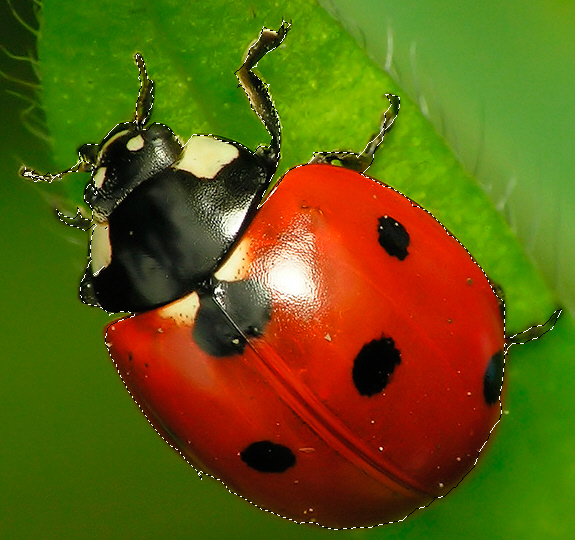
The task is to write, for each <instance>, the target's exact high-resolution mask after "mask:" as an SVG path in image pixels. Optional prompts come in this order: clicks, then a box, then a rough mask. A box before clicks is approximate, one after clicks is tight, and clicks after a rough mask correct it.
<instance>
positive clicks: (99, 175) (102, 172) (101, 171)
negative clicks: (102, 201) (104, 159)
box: [94, 167, 106, 189]
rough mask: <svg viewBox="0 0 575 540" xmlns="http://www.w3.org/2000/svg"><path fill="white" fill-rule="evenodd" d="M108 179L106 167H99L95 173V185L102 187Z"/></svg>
mask: <svg viewBox="0 0 575 540" xmlns="http://www.w3.org/2000/svg"><path fill="white" fill-rule="evenodd" d="M105 179H106V167H98V169H97V170H96V173H95V174H94V185H95V186H96V187H97V188H98V189H100V188H101V187H102V186H103V185H104V180H105Z"/></svg>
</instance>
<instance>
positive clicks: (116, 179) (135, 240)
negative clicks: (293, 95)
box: [21, 23, 547, 528]
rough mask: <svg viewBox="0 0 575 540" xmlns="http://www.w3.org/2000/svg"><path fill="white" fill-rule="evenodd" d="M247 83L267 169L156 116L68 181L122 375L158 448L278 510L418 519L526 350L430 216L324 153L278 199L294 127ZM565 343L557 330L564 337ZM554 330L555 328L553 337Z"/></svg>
mask: <svg viewBox="0 0 575 540" xmlns="http://www.w3.org/2000/svg"><path fill="white" fill-rule="evenodd" d="M288 29H289V25H288V24H286V23H283V24H282V26H281V27H280V28H279V30H278V31H271V30H268V29H264V30H262V32H261V34H260V36H259V38H258V39H257V40H256V41H255V42H254V44H253V45H252V46H251V47H250V48H249V50H248V52H247V54H246V57H245V61H244V63H243V65H242V66H241V68H240V69H239V70H238V72H237V76H238V78H239V81H240V84H241V86H242V87H243V89H244V90H245V92H246V94H247V96H248V98H249V100H250V103H251V106H252V108H253V110H254V111H255V112H256V114H257V115H258V116H259V118H260V119H261V121H262V123H263V124H264V126H265V127H266V129H267V131H268V132H269V134H270V136H271V141H270V143H269V145H267V146H260V147H259V148H258V149H257V150H256V151H255V152H254V151H251V150H249V149H248V148H246V147H244V146H242V145H241V144H240V143H238V142H235V141H231V140H228V139H225V138H222V137H216V136H213V135H194V136H192V137H191V138H190V139H189V140H188V142H187V143H186V144H185V145H182V143H181V142H180V139H179V138H178V137H177V136H176V135H175V134H174V133H173V132H172V130H171V129H170V128H169V127H167V126H166V125H164V124H160V123H149V120H150V116H151V112H152V105H153V98H154V83H153V81H152V80H151V79H149V78H148V75H147V72H146V67H145V64H144V60H143V58H142V56H141V55H139V54H136V55H135V61H136V64H137V66H138V68H139V76H140V80H141V88H140V94H139V97H138V100H137V105H136V113H135V115H134V118H133V119H132V120H131V121H130V122H125V123H121V124H118V125H117V126H116V127H115V128H114V129H112V130H111V131H110V132H109V133H108V135H106V137H104V139H103V140H102V142H101V143H100V144H86V145H83V146H82V147H80V149H79V154H80V161H79V162H78V163H77V164H76V165H75V166H74V167H72V168H70V169H68V170H66V171H63V172H62V173H58V174H54V175H41V174H38V173H36V172H34V171H32V170H30V169H26V168H23V169H22V171H21V174H22V175H23V176H25V177H28V178H31V179H33V180H46V181H51V180H54V179H59V178H62V177H63V176H64V175H65V174H67V173H71V172H78V171H89V172H90V173H91V180H90V182H89V183H88V185H87V187H86V189H85V195H84V198H85V201H86V203H87V204H88V205H89V206H90V208H91V209H92V219H91V220H89V221H87V220H86V219H84V218H82V217H81V215H80V214H78V215H77V216H76V217H75V218H66V217H65V216H61V217H62V219H64V220H65V221H66V222H67V223H69V224H72V225H75V226H80V227H87V226H88V225H90V226H91V227H92V234H91V243H90V255H89V264H88V267H87V269H86V272H85V275H84V277H83V279H82V281H81V285H80V297H81V299H82V301H83V302H85V303H87V304H90V305H94V306H99V307H100V308H102V309H103V310H105V311H108V312H129V313H132V314H133V315H131V316H128V317H126V318H123V319H121V320H118V321H115V322H113V323H112V324H110V325H109V326H108V328H107V330H106V336H105V341H106V345H107V347H108V350H109V353H110V356H111V358H112V359H113V361H114V363H115V365H116V368H117V370H118V372H119V374H120V376H121V378H122V380H123V381H124V383H125V385H126V387H127V389H128V391H129V392H130V394H131V395H132V397H133V398H134V400H135V401H136V403H137V404H138V405H139V407H140V408H141V410H142V411H143V412H144V414H145V415H146V417H147V419H148V420H149V421H150V423H151V424H152V426H153V427H154V428H155V429H156V430H157V432H158V433H159V434H160V435H161V436H162V437H163V438H164V439H165V440H166V441H167V442H168V443H169V444H170V445H171V446H172V447H173V448H175V449H176V450H178V451H179V452H180V453H181V454H182V455H183V456H184V458H185V459H186V460H187V461H189V463H191V464H192V465H193V466H194V467H195V468H197V470H198V471H204V472H206V473H208V474H210V475H212V476H214V477H215V478H218V479H220V480H221V481H222V482H223V483H224V484H225V485H226V486H227V487H228V489H229V490H230V491H232V492H235V493H237V494H239V495H241V496H242V497H244V498H245V499H247V500H248V501H251V502H252V503H254V504H255V505H257V506H258V507H260V508H262V509H266V510H268V511H271V512H274V513H276V514H278V515H280V516H283V517H286V518H289V519H291V520H294V521H297V522H309V523H317V524H320V525H322V526H325V527H331V528H353V527H364V526H372V525H377V524H382V523H388V522H393V521H398V520H401V519H403V518H404V517H405V516H406V515H408V514H410V513H411V512H413V511H414V510H415V509H417V508H420V507H423V506H426V505H428V504H429V503H431V502H432V501H433V500H434V499H435V498H439V497H442V496H444V495H445V494H446V493H447V492H449V491H450V490H451V489H452V488H453V487H454V486H456V485H457V484H458V483H459V482H460V480H461V479H462V478H463V477H464V476H465V475H466V474H467V473H468V472H469V471H470V470H471V469H472V468H473V466H474V465H475V463H476V461H477V459H478V455H479V453H480V451H481V449H482V448H483V446H484V445H485V443H486V441H487V439H488V438H489V436H490V434H491V432H492V430H493V428H494V426H495V425H496V424H497V422H498V421H499V419H500V416H501V403H500V395H501V390H502V383H503V371H504V361H505V352H506V350H507V348H508V347H509V345H510V344H511V343H512V340H511V338H506V336H505V328H504V309H503V301H502V299H501V298H500V295H499V293H498V289H497V288H496V287H495V286H494V285H493V284H492V283H491V282H490V281H489V279H488V278H487V276H486V275H485V273H484V272H483V270H482V269H481V268H480V267H479V266H478V264H477V263H476V262H475V261H474V260H473V258H472V257H471V255H470V254H469V253H468V252H467V250H466V249H465V248H464V247H463V246H462V245H461V244H460V243H459V242H458V241H457V240H456V239H455V238H454V237H453V236H452V235H451V234H450V233H449V232H448V231H447V230H446V229H445V228H444V227H443V225H441V224H440V223H439V222H438V221H437V220H436V219H435V218H434V217H433V216H432V215H431V214H430V213H429V212H427V211H426V210H424V209H423V208H421V207H420V206H418V205H417V204H416V203H415V202H413V201H412V200H410V199H408V198H407V197H405V196H404V195H402V194H401V193H399V192H398V191H396V190H395V189H393V188H392V187H390V186H388V185H385V184H383V183H381V182H379V181H376V180H374V179H372V178H370V177H368V176H366V175H364V174H363V173H364V171H365V170H366V169H367V168H368V167H369V165H370V164H371V161H372V160H373V157H374V153H375V151H376V149H377V147H378V146H379V145H380V144H381V142H382V141H383V139H384V136H385V134H386V133H387V132H388V131H389V129H390V128H391V127H392V125H393V123H394V120H395V119H396V117H397V114H398V112H399V103H400V102H399V98H398V97H396V96H393V95H388V96H387V97H388V99H389V102H390V107H389V109H388V110H387V111H386V113H385V114H384V116H383V119H382V123H381V129H380V132H379V134H378V135H377V136H376V137H375V138H374V139H373V140H372V141H370V143H369V144H368V145H367V147H366V148H365V150H364V151H363V152H362V153H360V154H354V153H349V152H326V153H320V154H315V155H314V157H313V159H312V160H311V162H310V163H309V164H306V165H302V166H298V167H295V168H294V169H292V170H290V171H289V172H288V173H287V174H286V175H285V176H284V177H283V178H282V179H281V180H280V181H279V182H278V183H277V185H276V186H275V188H274V189H273V191H272V192H271V194H270V195H269V196H267V197H265V193H266V191H267V190H268V188H269V187H270V186H271V184H272V179H273V177H274V173H275V171H276V168H277V165H278V162H279V158H280V122H279V117H278V114H277V112H276V109H275V108H274V105H273V102H272V100H271V97H270V94H269V93H268V89H267V86H266V85H265V84H264V83H263V82H262V80H261V79H260V78H259V77H258V76H257V75H256V74H255V73H254V71H253V68H254V66H255V65H256V64H257V62H258V61H259V60H260V59H261V58H262V57H263V56H264V55H265V54H266V53H268V52H269V51H272V50H273V49H275V48H277V47H278V46H279V45H280V44H281V43H282V41H283V40H284V38H285V36H286V34H287V32H288ZM546 328H547V327H546ZM540 333H542V332H540Z"/></svg>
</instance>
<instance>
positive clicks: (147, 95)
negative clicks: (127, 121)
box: [133, 52, 154, 129]
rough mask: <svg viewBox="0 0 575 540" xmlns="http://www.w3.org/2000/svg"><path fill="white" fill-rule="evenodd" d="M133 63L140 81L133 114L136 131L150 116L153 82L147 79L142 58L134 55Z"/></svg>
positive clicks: (152, 104) (137, 54) (138, 54)
mask: <svg viewBox="0 0 575 540" xmlns="http://www.w3.org/2000/svg"><path fill="white" fill-rule="evenodd" d="M134 62H136V65H137V66H138V71H139V74H138V77H139V79H140V92H139V94H138V100H137V101H136V112H135V113H134V120H133V122H134V124H135V126H136V129H142V128H143V127H144V126H145V125H146V123H147V122H148V120H149V119H150V115H151V114H152V107H153V106H154V81H153V80H152V79H150V78H149V77H148V72H147V71H146V62H144V57H143V56H142V55H141V54H140V53H139V52H137V53H136V54H134Z"/></svg>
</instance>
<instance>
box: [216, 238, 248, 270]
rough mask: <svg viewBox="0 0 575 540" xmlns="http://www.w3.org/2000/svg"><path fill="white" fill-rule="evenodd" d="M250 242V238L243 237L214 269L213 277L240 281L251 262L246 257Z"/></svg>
mask: <svg viewBox="0 0 575 540" xmlns="http://www.w3.org/2000/svg"><path fill="white" fill-rule="evenodd" d="M250 244H251V240H250V238H249V237H247V236H246V237H244V239H243V240H242V241H241V242H240V243H239V244H238V245H237V246H236V247H235V248H234V250H233V251H232V253H231V255H230V256H229V257H228V258H227V259H226V260H225V262H224V264H222V266H220V267H219V268H218V269H217V270H216V272H215V273H214V277H215V278H216V279H217V280H219V281H240V280H242V279H245V278H246V277H247V273H248V269H249V265H250V262H251V261H250V259H249V257H248V253H249V249H250Z"/></svg>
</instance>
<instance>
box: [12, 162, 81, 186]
mask: <svg viewBox="0 0 575 540" xmlns="http://www.w3.org/2000/svg"><path fill="white" fill-rule="evenodd" d="M91 169H92V164H91V163H89V162H87V161H85V160H84V159H83V158H82V157H81V158H80V159H79V161H78V163H76V165H73V166H72V167H70V168H69V169H66V170H64V171H60V172H59V173H53V174H51V173H48V174H40V173H39V172H38V171H36V170H34V169H29V168H28V167H26V166H25V165H22V167H20V170H19V171H18V174H19V175H20V176H21V177H22V178H28V179H29V180H32V181H33V182H53V181H54V180H62V178H64V176H66V175H67V174H70V173H76V172H86V171H90V170H91Z"/></svg>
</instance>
